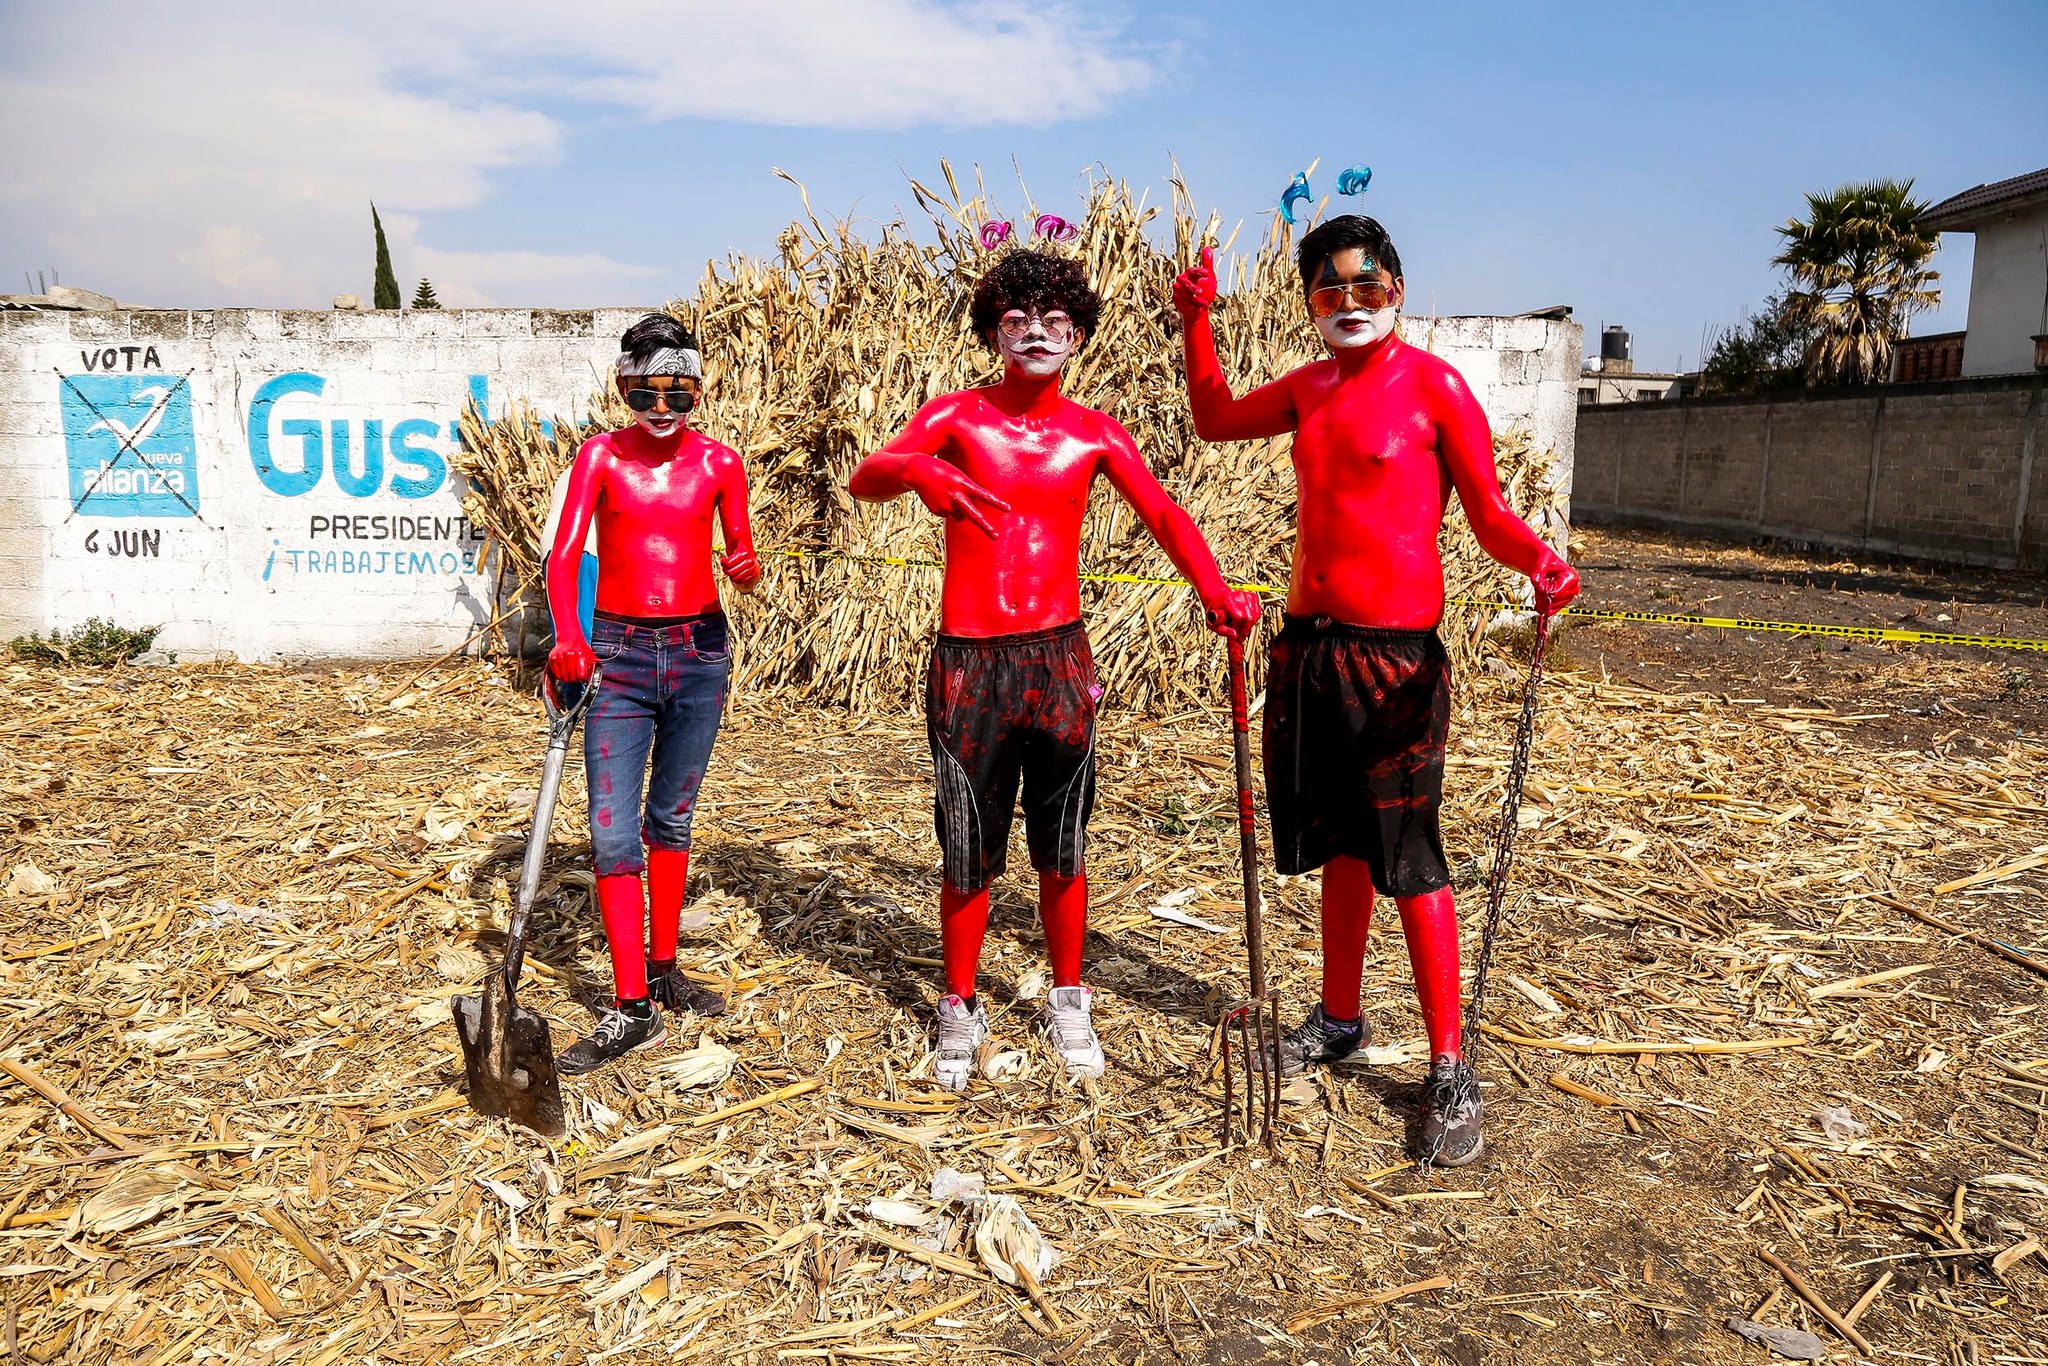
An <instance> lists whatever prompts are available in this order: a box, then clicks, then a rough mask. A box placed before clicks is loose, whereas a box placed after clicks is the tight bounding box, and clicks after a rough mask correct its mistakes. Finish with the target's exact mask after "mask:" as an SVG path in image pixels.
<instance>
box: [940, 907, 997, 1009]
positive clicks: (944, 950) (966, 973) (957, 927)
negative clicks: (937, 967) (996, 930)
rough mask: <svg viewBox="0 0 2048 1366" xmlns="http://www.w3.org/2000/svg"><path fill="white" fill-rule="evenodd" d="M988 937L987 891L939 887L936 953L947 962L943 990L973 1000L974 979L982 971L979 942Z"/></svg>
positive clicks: (962, 998) (966, 999) (964, 999)
mask: <svg viewBox="0 0 2048 1366" xmlns="http://www.w3.org/2000/svg"><path fill="white" fill-rule="evenodd" d="M987 933H988V888H986V887H984V888H982V889H981V890H980V891H978V892H963V891H961V890H960V889H959V888H957V887H955V886H953V885H952V884H951V883H950V882H949V883H942V884H940V887H939V943H940V944H941V945H942V947H941V949H940V951H939V953H940V956H941V957H942V958H944V959H945V960H946V990H947V991H950V992H951V993H953V995H955V996H958V997H959V998H960V999H961V1000H963V1001H971V1000H973V999H974V976H975V973H976V972H977V971H978V970H979V969H980V967H981V941H982V938H983V936H985V935H986V934H987Z"/></svg>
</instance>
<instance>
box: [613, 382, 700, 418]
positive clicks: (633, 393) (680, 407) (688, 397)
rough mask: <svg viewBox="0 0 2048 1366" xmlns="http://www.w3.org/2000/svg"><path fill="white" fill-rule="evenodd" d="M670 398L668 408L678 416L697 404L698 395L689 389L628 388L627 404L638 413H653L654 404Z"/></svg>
mask: <svg viewBox="0 0 2048 1366" xmlns="http://www.w3.org/2000/svg"><path fill="white" fill-rule="evenodd" d="M663 399H667V400H668V410H669V411H670V412H672V413H674V414H675V415H676V416H678V417H682V416H684V415H685V414H687V413H688V412H689V411H690V410H691V409H692V408H694V407H696V406H697V396H696V395H695V394H693V393H691V392H690V391H689V390H688V389H628V390H627V391H626V406H627V407H628V408H631V409H632V410H633V411H634V412H636V413H651V412H653V411H654V405H655V404H657V403H659V402H661V401H662V400H663Z"/></svg>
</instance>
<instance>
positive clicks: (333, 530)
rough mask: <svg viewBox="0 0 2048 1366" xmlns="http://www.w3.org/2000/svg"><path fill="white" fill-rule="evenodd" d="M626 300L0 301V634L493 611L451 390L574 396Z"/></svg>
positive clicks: (264, 641) (309, 635)
mask: <svg viewBox="0 0 2048 1366" xmlns="http://www.w3.org/2000/svg"><path fill="white" fill-rule="evenodd" d="M639 316H640V313H639V311H638V310H602V311H597V312H590V311H582V312H553V311H547V310H532V309H482V310H448V311H428V312H402V313H401V312H396V311H389V312H365V313H349V312H311V311H307V312H275V311H264V310H243V309H223V310H216V311H213V312H195V313H183V312H161V311H150V312H126V311H123V312H105V313H28V312H8V313H0V489H4V490H5V496H4V497H0V639H7V638H11V637H12V636H14V635H16V634H19V633H20V632H23V631H27V630H48V629H51V628H66V629H68V628H70V627H73V626H76V625H78V624H79V623H80V622H83V621H84V620H86V619H87V618H89V617H95V616H97V617H105V618H108V619H111V620H113V621H115V622H116V623H118V624H120V625H123V626H134V627H139V626H150V625H158V624H161V625H163V626H164V628H165V629H164V631H163V634H162V635H161V636H160V637H159V638H158V641H157V645H158V648H160V649H164V650H174V651H177V652H179V653H180V655H181V656H187V657H195V658H203V657H209V656H219V655H232V656H235V657H238V658H241V659H245V660H260V659H275V658H278V657H280V656H290V657H337V656H360V657H399V656H408V655H420V654H428V653H434V652H438V651H441V650H445V649H448V648H449V647H451V646H453V645H454V644H456V643H457V642H459V641H460V640H462V638H463V637H464V636H466V635H467V634H469V633H470V632H471V631H473V630H474V629H475V628H476V627H477V626H478V625H480V624H482V623H483V622H485V621H488V620H489V619H490V617H491V616H492V615H494V611H493V608H492V605H491V604H492V600H493V596H494V587H493V584H492V581H491V579H490V578H489V577H488V576H486V575H485V574H483V573H481V572H480V571H479V567H478V565H477V556H478V553H479V552H480V551H481V549H482V547H483V535H482V533H481V531H478V530H476V529H474V528H472V527H470V526H469V525H468V524H467V523H466V522H465V521H464V520H463V519H462V481H461V479H460V478H459V477H458V476H456V475H455V474H454V473H453V472H452V471H451V470H450V469H449V466H448V459H449V455H450V454H451V452H452V451H453V450H454V449H455V445H456V435H455V423H456V420H457V418H458V417H459V416H460V414H461V411H462V406H463V404H464V402H465V400H466V399H468V398H469V396H470V395H472V394H478V395H481V396H483V397H484V398H485V399H486V411H487V412H488V413H489V414H491V415H493V416H496V415H498V414H501V413H502V412H503V411H504V408H505V404H506V402H507V400H508V399H510V398H512V397H514V396H517V397H520V398H524V399H526V400H528V401H529V402H531V403H533V404H534V405H535V406H536V407H537V408H538V409H539V410H540V411H541V412H543V413H564V414H573V413H580V412H582V411H583V409H584V406H585V404H586V402H587V397H588V394H589V392H590V389H591V386H592V385H593V384H594V383H596V382H597V381H598V380H599V379H600V378H601V377H602V376H603V375H604V374H605V372H606V367H607V366H608V365H609V364H610V362H611V360H612V358H613V357H614V356H616V355H617V354H618V338H619V334H620V333H621V332H622V331H623V330H624V329H625V328H626V326H628V325H629V324H630V323H631V322H632V321H633V320H634V319H635V318H637V317H639ZM145 428H146V429H147V430H146V431H145V430H144V429H145ZM131 436H132V437H134V438H135V439H134V440H132V441H131V442H129V443H128V447H127V449H126V450H125V451H124V450H123V442H124V440H125V439H127V438H128V437H131Z"/></svg>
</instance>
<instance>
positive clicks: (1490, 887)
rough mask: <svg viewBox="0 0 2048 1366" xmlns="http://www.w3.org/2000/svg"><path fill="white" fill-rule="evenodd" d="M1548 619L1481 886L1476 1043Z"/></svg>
mask: <svg viewBox="0 0 2048 1366" xmlns="http://www.w3.org/2000/svg"><path fill="white" fill-rule="evenodd" d="M1550 621H1551V619H1550V617H1548V616H1545V615H1543V614H1541V613H1539V614H1538V615H1537V617H1536V643H1535V645H1534V647H1533V648H1532V649H1531V650H1530V652H1529V679H1528V682H1527V683H1525V684H1524V685H1523V687H1522V715H1521V718H1520V719H1519V720H1518V721H1516V723H1515V753H1514V758H1513V759H1512V760H1511V761H1510V762H1509V764H1508V790H1507V792H1506V794H1505V795H1504V796H1503V797H1502V798H1501V807H1500V833H1499V835H1498V836H1496V838H1495V840H1494V845H1493V874H1492V876H1491V877H1489V878H1488V879H1487V883H1486V920H1485V923H1484V925H1483V926H1482V927H1481V928H1480V931H1479V963H1478V966H1476V967H1475V968H1474V969H1473V970H1472V996H1471V1000H1470V1001H1469V1003H1468V1004H1467V1005H1466V1007H1465V1023H1464V1033H1465V1037H1466V1038H1467V1039H1468V1040H1470V1041H1471V1042H1472V1043H1473V1044H1475V1045H1476V1044H1477V1042H1478V1040H1479V1037H1480V1035H1479V1025H1480V1022H1481V1020H1483V1019H1484V1018H1485V1015H1486V983H1487V977H1488V974H1489V973H1490V972H1491V970H1492V968H1493V950H1494V944H1495V941H1496V940H1498V939H1499V937H1500V926H1501V919H1502V911H1503V910H1504V909H1505V908H1506V906H1507V896H1508V870H1509V869H1510V868H1512V867H1513V866H1514V861H1515V833H1516V831H1517V830H1518V829H1519V827H1520V818H1521V814H1522V784H1523V781H1524V780H1525V779H1526V778H1527V777H1528V773H1529V748H1530V745H1531V744H1532V743H1533V742H1534V739H1535V735H1536V689H1537V685H1538V684H1540V683H1541V682H1542V681H1543V647H1544V646H1545V645H1546V644H1547V643H1548V642H1549V639H1550Z"/></svg>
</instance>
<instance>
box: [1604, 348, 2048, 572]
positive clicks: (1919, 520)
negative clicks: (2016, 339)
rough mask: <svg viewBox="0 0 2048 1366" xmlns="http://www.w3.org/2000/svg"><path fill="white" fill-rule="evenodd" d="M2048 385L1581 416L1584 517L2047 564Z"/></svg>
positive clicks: (1847, 393)
mask: <svg viewBox="0 0 2048 1366" xmlns="http://www.w3.org/2000/svg"><path fill="white" fill-rule="evenodd" d="M2044 428H2048V396H2044V379H2043V377H2042V376H2039V375H2015V376H2006V377H2000V378H1995V379H1981V380H1958V381H1950V382H1945V383H1939V382H1938V383H1928V384H1902V385H1887V386H1884V387H1881V388H1876V389H1855V390H1819V391H1809V392H1804V393H1787V394H1774V395H1765V396H1760V397H1755V398H1706V399H1680V400H1676V401H1667V402H1660V403H1635V404H1616V405H1611V406H1604V407H1585V408H1581V409H1580V410H1579V412H1578V442H1577V468H1578V477H1577V478H1576V479H1575V480H1574V482H1573V485H1572V508H1573V514H1574V516H1575V518H1577V519H1578V520H1581V521H1587V522H1617V523H1637V524H1648V525H1660V526H1671V527H1676V528H1680V529H1687V528H1690V529H1695V530H1701V531H1715V532H1733V533H1737V534H1744V535H1755V536H1768V537H1778V538H1783V539H1789V540H1800V541H1808V542H1812V543H1815V544H1820V545H1829V546H1837V547H1841V548H1844V549H1857V550H1866V551H1875V552H1879V553H1885V554H1901V555H1912V556H1917V557H1922V558H1928V559H1936V560H1948V561H1953V562H1956V563H1962V564H1980V565H1992V566H2001V567H2018V566H2026V567H2041V566H2048V459H2043V458H2042V456H2043V452H2042V451H2041V446H2042V444H2043V440H2044V438H2048V431H2044Z"/></svg>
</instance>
